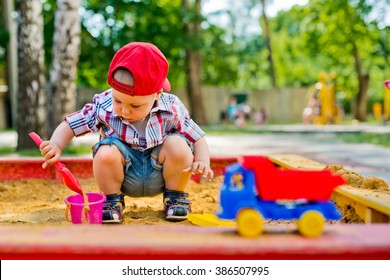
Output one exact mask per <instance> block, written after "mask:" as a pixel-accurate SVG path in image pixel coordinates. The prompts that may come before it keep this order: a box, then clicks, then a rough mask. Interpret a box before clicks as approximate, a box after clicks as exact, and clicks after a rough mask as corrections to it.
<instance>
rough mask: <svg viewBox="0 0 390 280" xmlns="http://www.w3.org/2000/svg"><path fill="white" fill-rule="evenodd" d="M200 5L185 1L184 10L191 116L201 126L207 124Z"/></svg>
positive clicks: (197, 1)
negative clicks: (204, 101) (204, 100)
mask: <svg viewBox="0 0 390 280" xmlns="http://www.w3.org/2000/svg"><path fill="white" fill-rule="evenodd" d="M200 4H201V0H195V3H194V7H190V5H189V1H188V0H183V9H184V11H185V13H186V14H187V15H188V16H187V19H188V20H187V21H185V31H186V35H187V38H188V42H189V44H188V45H187V47H186V59H187V72H186V73H187V94H188V96H189V100H190V108H191V114H192V116H193V118H194V120H195V121H196V122H197V123H198V124H200V125H203V124H206V116H205V111H204V106H203V98H202V81H201V76H200V75H201V74H200V73H201V67H202V66H201V64H202V62H201V57H200V53H199V48H200V45H201V42H202V40H201V36H200V19H201V15H200Z"/></svg>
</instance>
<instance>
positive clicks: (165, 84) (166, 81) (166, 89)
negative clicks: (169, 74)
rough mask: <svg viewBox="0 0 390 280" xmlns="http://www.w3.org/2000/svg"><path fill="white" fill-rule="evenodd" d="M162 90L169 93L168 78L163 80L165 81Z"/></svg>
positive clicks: (169, 84)
mask: <svg viewBox="0 0 390 280" xmlns="http://www.w3.org/2000/svg"><path fill="white" fill-rule="evenodd" d="M163 89H164V90H165V91H166V92H170V91H171V83H170V82H169V81H168V78H165V81H164V84H163Z"/></svg>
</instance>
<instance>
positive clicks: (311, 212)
mask: <svg viewBox="0 0 390 280" xmlns="http://www.w3.org/2000/svg"><path fill="white" fill-rule="evenodd" d="M343 184H345V180H344V179H343V177H342V176H340V175H337V174H333V173H332V172H331V171H329V170H310V171H309V170H284V169H280V168H278V167H277V166H276V165H274V164H273V163H272V161H271V160H269V159H268V158H266V157H263V156H243V157H241V158H240V160H239V163H235V164H232V165H230V166H229V167H227V168H226V172H225V178H224V181H223V184H222V185H221V189H220V204H219V206H217V208H216V209H217V215H218V217H219V218H221V219H227V220H234V219H235V220H236V221H237V228H238V232H239V234H240V235H242V236H244V237H257V236H258V235H260V234H261V233H262V231H263V224H264V220H269V219H272V220H284V221H295V222H296V223H297V225H298V230H299V232H300V233H301V234H302V235H303V236H307V237H317V236H320V235H321V234H322V232H323V228H324V223H325V220H338V219H340V218H341V215H340V213H339V212H338V210H337V208H336V206H335V204H334V203H333V202H332V201H331V200H330V198H331V195H332V193H333V190H334V189H335V188H336V187H338V186H340V185H343Z"/></svg>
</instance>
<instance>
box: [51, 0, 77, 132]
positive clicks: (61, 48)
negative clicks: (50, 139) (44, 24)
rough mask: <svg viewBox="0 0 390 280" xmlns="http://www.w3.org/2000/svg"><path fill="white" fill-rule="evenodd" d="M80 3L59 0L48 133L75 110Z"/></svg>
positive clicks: (73, 0) (74, 0)
mask: <svg viewBox="0 0 390 280" xmlns="http://www.w3.org/2000/svg"><path fill="white" fill-rule="evenodd" d="M79 8H80V0H57V10H56V14H55V32H54V43H53V52H52V56H53V60H52V63H51V69H50V81H49V85H48V92H47V93H48V107H47V108H48V118H47V124H48V134H49V135H51V134H52V133H53V131H54V129H55V128H56V127H57V125H58V124H59V123H61V121H62V120H63V118H64V117H65V116H66V115H67V114H69V113H71V112H73V111H74V110H75V107H76V84H75V80H76V69H77V64H78V60H79V52H80V51H79V47H80V32H81V24H80V16H79V13H78V10H79Z"/></svg>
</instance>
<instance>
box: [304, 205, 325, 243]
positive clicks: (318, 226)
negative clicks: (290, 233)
mask: <svg viewBox="0 0 390 280" xmlns="http://www.w3.org/2000/svg"><path fill="white" fill-rule="evenodd" d="M324 224H325V219H324V216H323V215H322V214H321V213H320V212H318V211H307V212H305V213H303V214H302V216H301V217H300V218H299V221H298V231H299V232H300V233H301V234H302V235H303V236H306V237H318V236H320V235H321V234H322V233H323V231H324Z"/></svg>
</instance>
